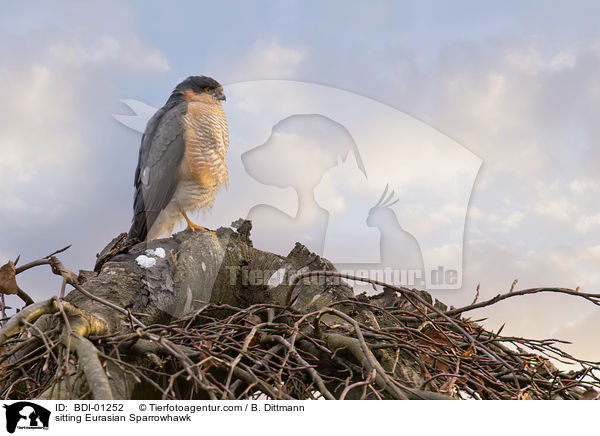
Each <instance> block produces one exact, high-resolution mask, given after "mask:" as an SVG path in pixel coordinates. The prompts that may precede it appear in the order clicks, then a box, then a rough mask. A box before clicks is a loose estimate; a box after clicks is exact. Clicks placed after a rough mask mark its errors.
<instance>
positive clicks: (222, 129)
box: [129, 76, 229, 241]
mask: <svg viewBox="0 0 600 436" xmlns="http://www.w3.org/2000/svg"><path fill="white" fill-rule="evenodd" d="M224 100H225V95H224V94H223V87H222V86H221V85H220V84H219V83H218V82H217V81H216V80H214V79H212V78H210V77H206V76H192V77H188V78H187V79H185V80H184V81H183V82H181V83H180V84H179V85H177V86H176V87H175V89H174V90H173V92H172V93H171V96H170V97H169V99H168V100H167V102H166V104H165V105H164V106H163V107H162V108H160V109H159V110H158V111H157V112H156V114H155V115H154V116H153V117H152V118H151V119H150V121H148V124H147V126H146V131H145V132H144V136H143V137H142V144H141V146H140V154H139V161H138V166H137V169H136V171H135V200H134V206H133V208H134V215H133V223H132V225H131V229H130V230H129V239H130V240H131V241H148V240H152V239H156V238H157V237H158V236H160V235H161V234H162V233H164V232H168V233H171V232H172V231H173V226H174V225H175V224H176V223H177V222H179V221H180V220H181V219H182V218H183V219H185V220H186V221H187V224H188V228H191V229H200V230H206V229H204V228H203V227H200V226H197V225H196V224H194V223H192V222H191V221H190V219H189V218H188V216H187V213H188V212H191V211H193V210H196V209H204V208H209V207H211V206H212V204H213V202H214V199H215V196H216V194H217V192H218V191H219V189H220V188H221V187H222V186H223V185H225V184H226V183H227V163H226V161H225V158H226V153H227V147H228V145H229V134H228V130H227V120H226V119H225V113H224V112H223V107H222V106H221V102H222V101H224Z"/></svg>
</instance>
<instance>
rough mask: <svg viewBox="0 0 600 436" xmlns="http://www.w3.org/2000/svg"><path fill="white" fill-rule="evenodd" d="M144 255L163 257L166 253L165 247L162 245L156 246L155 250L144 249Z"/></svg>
mask: <svg viewBox="0 0 600 436" xmlns="http://www.w3.org/2000/svg"><path fill="white" fill-rule="evenodd" d="M146 255H147V256H154V257H160V258H161V259H164V258H165V256H166V255H167V253H166V252H165V249H164V248H162V247H158V248H157V249H155V250H150V249H149V250H146Z"/></svg>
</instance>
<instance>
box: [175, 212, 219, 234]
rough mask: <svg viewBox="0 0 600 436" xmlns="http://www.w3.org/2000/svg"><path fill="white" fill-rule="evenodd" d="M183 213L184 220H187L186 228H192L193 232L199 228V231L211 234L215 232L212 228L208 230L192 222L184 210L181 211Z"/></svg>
mask: <svg viewBox="0 0 600 436" xmlns="http://www.w3.org/2000/svg"><path fill="white" fill-rule="evenodd" d="M181 213H182V214H183V217H184V218H185V221H186V222H187V228H186V230H187V229H192V232H195V231H196V230H200V231H201V232H209V233H212V234H213V235H214V234H215V232H213V231H212V230H208V229H207V228H206V227H202V226H199V225H197V224H194V223H193V222H192V221H191V220H190V219H189V218H188V216H187V215H186V213H185V212H181Z"/></svg>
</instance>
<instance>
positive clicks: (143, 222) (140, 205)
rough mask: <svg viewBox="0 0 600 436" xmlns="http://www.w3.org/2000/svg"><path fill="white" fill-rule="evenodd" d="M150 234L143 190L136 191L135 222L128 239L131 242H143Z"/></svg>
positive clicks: (132, 224) (134, 204)
mask: <svg viewBox="0 0 600 436" xmlns="http://www.w3.org/2000/svg"><path fill="white" fill-rule="evenodd" d="M147 236H148V219H147V216H146V207H145V205H144V200H143V198H142V193H141V192H136V196H135V201H134V203H133V222H132V223H131V228H130V229H129V234H128V240H129V241H131V243H138V242H143V241H145V240H146V237H147Z"/></svg>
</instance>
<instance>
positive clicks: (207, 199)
mask: <svg viewBox="0 0 600 436" xmlns="http://www.w3.org/2000/svg"><path fill="white" fill-rule="evenodd" d="M183 127H184V140H185V145H186V149H185V155H184V158H183V159H182V162H181V165H180V168H179V176H180V181H179V185H178V188H177V192H176V193H175V196H174V200H175V201H176V202H177V204H178V206H179V207H180V208H181V209H183V210H184V211H186V212H187V211H190V210H193V209H202V208H210V207H211V206H212V204H213V201H214V199H215V196H216V194H217V192H218V191H219V189H220V188H221V186H223V185H226V184H227V180H228V174H227V163H226V155H227V147H228V146H229V134H228V131H227V120H226V118H225V113H224V112H223V108H222V107H221V104H220V103H217V102H215V101H214V100H212V101H191V102H189V103H188V111H187V114H186V115H185V116H184V118H183Z"/></svg>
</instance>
